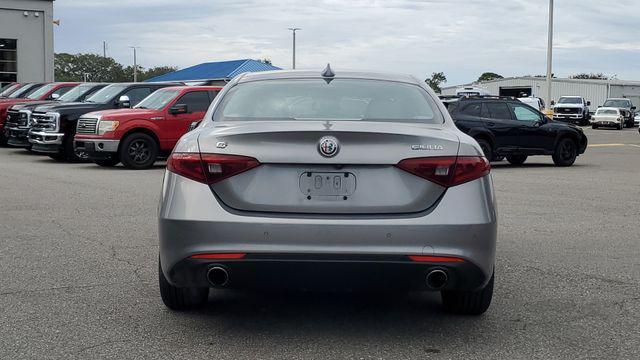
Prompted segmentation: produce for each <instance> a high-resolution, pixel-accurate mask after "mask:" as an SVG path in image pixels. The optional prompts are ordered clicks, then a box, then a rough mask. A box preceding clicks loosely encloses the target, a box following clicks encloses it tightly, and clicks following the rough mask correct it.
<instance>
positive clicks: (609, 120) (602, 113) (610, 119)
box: [591, 108, 625, 129]
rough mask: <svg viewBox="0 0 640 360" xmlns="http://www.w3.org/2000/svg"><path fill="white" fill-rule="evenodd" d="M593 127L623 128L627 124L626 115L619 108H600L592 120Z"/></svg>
mask: <svg viewBox="0 0 640 360" xmlns="http://www.w3.org/2000/svg"><path fill="white" fill-rule="evenodd" d="M591 125H592V126H593V127H602V126H604V127H616V128H619V129H622V128H623V127H624V125H625V117H624V115H623V114H622V112H621V111H620V109H617V108H599V109H598V110H597V111H596V113H595V114H594V115H593V119H592V120H591Z"/></svg>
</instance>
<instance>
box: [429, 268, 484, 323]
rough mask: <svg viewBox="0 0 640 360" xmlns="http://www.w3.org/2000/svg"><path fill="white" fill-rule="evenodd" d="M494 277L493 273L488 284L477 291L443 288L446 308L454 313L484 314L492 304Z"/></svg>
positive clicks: (443, 300) (443, 299) (442, 293)
mask: <svg viewBox="0 0 640 360" xmlns="http://www.w3.org/2000/svg"><path fill="white" fill-rule="evenodd" d="M493 279H494V275H493V274H492V275H491V279H490V280H489V282H488V283H487V285H485V286H484V287H483V288H482V289H480V290H476V291H458V290H443V291H442V292H441V293H440V294H441V296H442V305H443V306H444V308H445V310H447V311H448V312H450V313H454V314H460V315H481V314H484V312H485V311H487V309H488V308H489V305H491V299H492V298H493Z"/></svg>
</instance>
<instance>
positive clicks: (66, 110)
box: [29, 83, 183, 161]
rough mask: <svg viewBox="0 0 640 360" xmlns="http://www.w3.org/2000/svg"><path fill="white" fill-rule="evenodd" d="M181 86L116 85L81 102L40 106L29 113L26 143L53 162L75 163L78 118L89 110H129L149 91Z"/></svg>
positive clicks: (167, 84) (151, 84)
mask: <svg viewBox="0 0 640 360" xmlns="http://www.w3.org/2000/svg"><path fill="white" fill-rule="evenodd" d="M175 85H183V84H182V83H119V84H112V85H109V86H107V87H105V88H102V89H101V90H99V91H97V92H96V93H94V94H93V95H91V96H90V97H89V98H87V99H85V101H84V102H72V103H60V104H49V105H41V106H38V107H36V108H35V109H34V110H33V112H32V113H31V119H32V126H31V129H30V130H29V142H30V143H31V144H32V148H31V150H32V151H34V152H39V153H45V154H48V155H49V156H50V157H51V158H52V159H55V160H60V161H62V160H68V161H78V160H81V158H80V156H79V155H78V154H76V152H75V151H74V148H73V137H74V136H75V133H76V123H77V121H78V118H79V117H80V116H81V115H83V114H86V113H88V112H92V111H99V110H108V109H117V108H129V107H131V106H134V105H136V104H138V103H139V102H140V101H141V100H142V99H144V98H145V97H147V96H148V95H150V94H151V93H152V92H154V91H156V90H158V89H160V88H163V87H167V86H175Z"/></svg>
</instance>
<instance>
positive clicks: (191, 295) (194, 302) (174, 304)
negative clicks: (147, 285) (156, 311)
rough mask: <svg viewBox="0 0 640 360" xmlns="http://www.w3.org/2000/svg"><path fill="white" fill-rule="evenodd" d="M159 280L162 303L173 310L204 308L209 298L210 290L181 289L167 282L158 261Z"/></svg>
mask: <svg viewBox="0 0 640 360" xmlns="http://www.w3.org/2000/svg"><path fill="white" fill-rule="evenodd" d="M158 280H159V285H160V297H161V298H162V302H163V303H164V304H165V305H166V306H167V307H168V308H169V309H171V310H178V311H180V310H189V309H193V308H197V307H199V306H202V305H203V304H205V303H206V302H207V298H208V297H209V288H208V287H206V288H181V287H177V286H173V285H171V284H170V283H169V281H167V278H166V277H164V273H163V272H162V267H161V266H160V260H158Z"/></svg>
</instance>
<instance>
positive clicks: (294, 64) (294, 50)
mask: <svg viewBox="0 0 640 360" xmlns="http://www.w3.org/2000/svg"><path fill="white" fill-rule="evenodd" d="M289 30H291V32H292V33H293V67H292V68H293V69H294V70H295V68H296V31H298V30H302V29H300V28H297V27H294V28H289Z"/></svg>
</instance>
